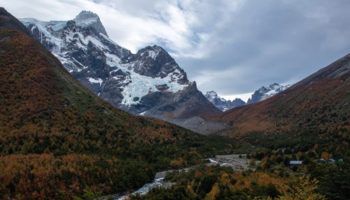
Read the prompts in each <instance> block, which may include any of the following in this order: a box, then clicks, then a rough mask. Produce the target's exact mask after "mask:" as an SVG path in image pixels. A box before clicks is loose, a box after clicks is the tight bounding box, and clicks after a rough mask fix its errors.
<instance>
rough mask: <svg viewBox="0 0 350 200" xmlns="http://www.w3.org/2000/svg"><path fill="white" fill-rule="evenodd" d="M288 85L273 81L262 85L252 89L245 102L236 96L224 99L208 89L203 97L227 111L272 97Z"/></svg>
mask: <svg viewBox="0 0 350 200" xmlns="http://www.w3.org/2000/svg"><path fill="white" fill-rule="evenodd" d="M288 87H289V86H288V85H286V86H283V85H280V84H278V83H273V84H271V85H269V86H262V87H261V88H259V89H257V90H255V91H254V93H253V94H252V96H251V97H250V98H249V99H248V101H247V102H244V101H243V100H242V99H240V98H236V99H234V100H232V101H231V100H226V99H225V98H222V97H220V96H219V95H218V94H217V93H216V92H215V91H209V92H207V93H206V94H205V97H206V98H207V99H208V100H209V101H210V102H211V103H212V104H213V105H215V106H216V107H217V108H218V109H220V110H221V111H227V110H230V109H232V108H236V107H240V106H244V105H247V104H254V103H257V102H260V101H263V100H265V99H267V98H269V97H272V96H274V95H276V94H278V93H280V92H282V91H284V90H285V89H287V88H288Z"/></svg>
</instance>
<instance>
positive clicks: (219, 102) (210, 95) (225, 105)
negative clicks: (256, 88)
mask: <svg viewBox="0 0 350 200" xmlns="http://www.w3.org/2000/svg"><path fill="white" fill-rule="evenodd" d="M205 97H206V98H207V99H208V100H209V101H210V102H211V103H212V104H214V105H215V106H216V107H217V108H219V109H220V110H221V111H226V110H229V109H232V108H236V107H239V106H244V105H245V104H246V103H245V102H244V101H243V100H242V99H239V98H236V99H234V100H232V101H231V100H226V99H224V98H222V97H219V96H218V94H217V93H216V92H214V91H209V92H207V93H206V94H205Z"/></svg>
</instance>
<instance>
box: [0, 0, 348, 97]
mask: <svg viewBox="0 0 350 200" xmlns="http://www.w3.org/2000/svg"><path fill="white" fill-rule="evenodd" d="M0 6H3V7H5V8H6V9H7V10H8V11H9V12H11V13H12V14H13V15H15V16H16V17H18V18H23V17H33V18H37V19H41V20H69V19H73V18H74V17H75V16H76V15H77V14H78V13H79V12H80V11H81V10H90V11H93V12H95V13H97V14H98V15H99V16H100V18H101V21H102V23H103V24H104V26H105V28H106V30H107V32H108V34H109V36H110V37H111V38H112V39H113V40H114V41H115V42H117V43H119V44H120V45H121V46H124V47H126V48H128V49H130V50H131V51H133V52H136V51H137V49H140V48H142V47H144V46H146V45H150V44H158V45H160V46H163V47H164V48H165V49H167V50H168V51H169V52H170V53H171V54H172V55H173V56H174V58H175V59H176V61H177V62H178V63H179V65H180V66H181V67H182V68H184V69H185V71H186V72H187V74H188V76H189V78H190V80H191V81H196V82H197V84H198V86H199V89H200V90H202V91H203V92H205V91H208V90H215V91H217V92H218V93H219V94H220V95H224V96H229V95H237V94H244V93H249V92H252V91H253V90H255V89H257V88H259V87H260V86H262V85H268V84H270V83H273V82H278V83H293V82H296V81H298V80H300V79H302V78H303V77H305V76H307V75H309V74H310V73H312V72H314V71H316V70H318V69H320V68H321V67H324V66H326V65H327V64H329V63H331V62H333V61H334V60H336V59H337V58H339V57H342V56H344V55H345V54H347V53H350V12H349V11H350V0H215V1H213V0H1V4H0Z"/></svg>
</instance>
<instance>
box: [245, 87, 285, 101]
mask: <svg viewBox="0 0 350 200" xmlns="http://www.w3.org/2000/svg"><path fill="white" fill-rule="evenodd" d="M288 87H289V86H288V85H286V86H284V85H280V84H278V83H272V84H271V85H269V86H262V87H261V88H259V89H257V90H255V91H254V93H253V94H252V97H250V98H249V99H248V101H247V104H253V103H257V102H259V101H263V100H265V99H267V98H270V97H272V96H274V95H276V94H278V93H280V92H282V91H284V90H286V89H287V88H288Z"/></svg>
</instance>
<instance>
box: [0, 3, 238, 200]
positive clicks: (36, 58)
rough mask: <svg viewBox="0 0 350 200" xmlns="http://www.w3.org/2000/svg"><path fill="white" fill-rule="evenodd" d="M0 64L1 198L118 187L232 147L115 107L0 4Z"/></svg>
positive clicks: (125, 187)
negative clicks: (76, 77) (85, 84)
mask: <svg viewBox="0 0 350 200" xmlns="http://www.w3.org/2000/svg"><path fill="white" fill-rule="evenodd" d="M0 70H1V73H0V104H1V106H0V199H72V198H73V197H78V196H83V195H86V194H94V193H98V194H111V193H118V192H122V191H127V190H131V189H134V188H137V187H139V186H141V185H143V184H144V183H145V182H146V181H149V180H151V179H152V178H153V175H154V173H155V172H156V171H158V170H161V169H165V168H178V167H184V166H187V165H193V164H197V163H200V162H201V160H202V158H204V157H207V156H211V155H212V154H215V153H218V152H221V153H228V152H230V151H231V149H233V148H235V146H234V145H232V144H233V142H232V141H229V140H227V139H220V138H217V137H215V136H213V137H212V138H207V137H203V136H200V135H197V134H194V133H192V132H190V131H187V130H185V129H182V128H179V127H177V126H174V125H170V124H167V123H165V122H161V121H158V120H153V119H146V118H140V117H135V116H131V115H130V114H127V113H125V112H123V111H120V110H117V109H114V108H112V107H111V106H110V105H109V104H107V103H106V102H104V101H102V100H100V99H99V98H98V97H96V96H95V95H93V94H92V93H91V92H90V91H89V90H87V89H85V88H84V87H83V86H81V85H80V84H79V83H78V82H77V81H76V80H74V79H73V78H72V77H71V75H70V74H69V73H68V72H67V71H66V70H65V69H64V68H63V67H62V65H61V64H60V62H59V61H58V60H57V59H56V58H55V57H54V56H53V55H51V54H50V53H49V52H48V51H46V50H45V49H44V48H43V47H42V46H41V45H40V44H38V43H37V42H36V41H34V40H33V39H32V37H31V36H30V35H29V34H28V33H27V32H26V30H25V27H23V26H22V25H21V23H20V22H18V20H16V19H15V18H14V17H13V16H11V15H10V14H8V13H7V12H6V11H5V10H4V9H2V8H0ZM212 141H215V142H212Z"/></svg>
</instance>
